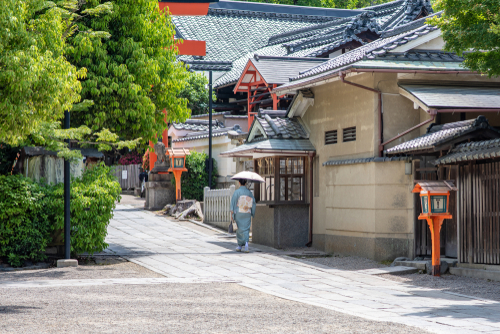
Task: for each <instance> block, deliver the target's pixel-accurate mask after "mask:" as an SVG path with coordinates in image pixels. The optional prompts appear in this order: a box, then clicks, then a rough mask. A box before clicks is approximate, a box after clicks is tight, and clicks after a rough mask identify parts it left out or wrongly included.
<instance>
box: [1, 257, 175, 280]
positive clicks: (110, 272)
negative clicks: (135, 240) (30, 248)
mask: <svg viewBox="0 0 500 334" xmlns="http://www.w3.org/2000/svg"><path fill="white" fill-rule="evenodd" d="M95 259H96V260H95V261H89V263H87V264H84V263H82V261H80V265H79V266H78V267H76V268H49V269H39V270H23V271H14V272H12V271H11V272H0V282H1V281H38V280H54V279H96V278H154V277H165V276H163V275H160V274H157V273H155V272H154V271H151V270H149V269H146V268H144V267H141V266H139V265H137V264H135V263H132V262H127V261H126V260H124V259H122V258H120V257H117V256H99V257H95Z"/></svg>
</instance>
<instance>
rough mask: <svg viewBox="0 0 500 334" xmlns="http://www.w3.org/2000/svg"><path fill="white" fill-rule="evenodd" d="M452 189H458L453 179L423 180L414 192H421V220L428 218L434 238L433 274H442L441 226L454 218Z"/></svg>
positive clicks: (432, 237)
mask: <svg viewBox="0 0 500 334" xmlns="http://www.w3.org/2000/svg"><path fill="white" fill-rule="evenodd" d="M450 190H457V188H456V187H455V186H454V185H453V183H452V182H451V181H427V182H426V181H423V182H419V183H417V185H416V186H415V188H413V191H412V192H413V193H420V201H421V204H422V213H421V214H420V215H419V216H418V219H420V220H426V221H427V224H428V225H429V229H430V230H431V239H432V274H433V275H434V276H441V236H440V233H441V226H442V225H443V221H444V220H445V219H452V218H453V216H452V215H451V214H450V213H449V212H448V209H449V203H450Z"/></svg>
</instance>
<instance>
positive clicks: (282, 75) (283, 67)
mask: <svg viewBox="0 0 500 334" xmlns="http://www.w3.org/2000/svg"><path fill="white" fill-rule="evenodd" d="M250 61H251V62H252V65H253V66H254V67H255V68H256V69H257V71H259V73H260V75H261V76H262V78H263V79H264V80H265V81H266V83H268V84H284V83H287V82H289V81H290V78H292V77H295V76H297V75H298V74H299V73H300V72H301V71H305V70H307V69H309V68H311V67H313V66H316V65H318V64H321V63H324V62H325V61H327V59H324V58H311V57H309V58H298V57H269V56H259V55H257V54H256V55H254V57H253V58H251V59H250Z"/></svg>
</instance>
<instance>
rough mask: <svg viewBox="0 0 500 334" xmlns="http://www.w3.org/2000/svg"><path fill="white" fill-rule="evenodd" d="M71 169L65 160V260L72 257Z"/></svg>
mask: <svg viewBox="0 0 500 334" xmlns="http://www.w3.org/2000/svg"><path fill="white" fill-rule="evenodd" d="M64 128H65V129H69V111H65V112H64ZM66 142H67V143H68V147H69V145H70V143H69V139H67V140H66ZM69 183H70V169H69V161H68V160H66V159H64V258H65V259H67V260H69V259H70V255H71V243H70V242H71V240H70V236H69V232H70V206H69V199H70V188H69Z"/></svg>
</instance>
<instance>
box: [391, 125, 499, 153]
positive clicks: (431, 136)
mask: <svg viewBox="0 0 500 334" xmlns="http://www.w3.org/2000/svg"><path fill="white" fill-rule="evenodd" d="M478 129H493V128H492V127H490V125H489V123H488V120H487V119H486V118H485V117H484V116H479V117H478V118H476V119H471V120H467V121H460V122H453V123H446V124H442V125H436V124H432V125H431V126H429V128H428V129H427V133H426V134H425V135H423V136H420V137H417V138H415V139H412V140H409V141H407V142H404V143H402V144H399V145H397V146H394V147H392V148H390V149H388V150H386V151H385V152H386V153H387V154H397V153H409V152H413V151H420V150H428V149H432V148H434V147H436V146H439V145H441V144H443V143H445V142H447V141H451V140H453V139H455V138H457V137H460V136H463V135H465V134H467V133H469V132H472V131H475V130H478ZM495 131H496V130H495Z"/></svg>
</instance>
